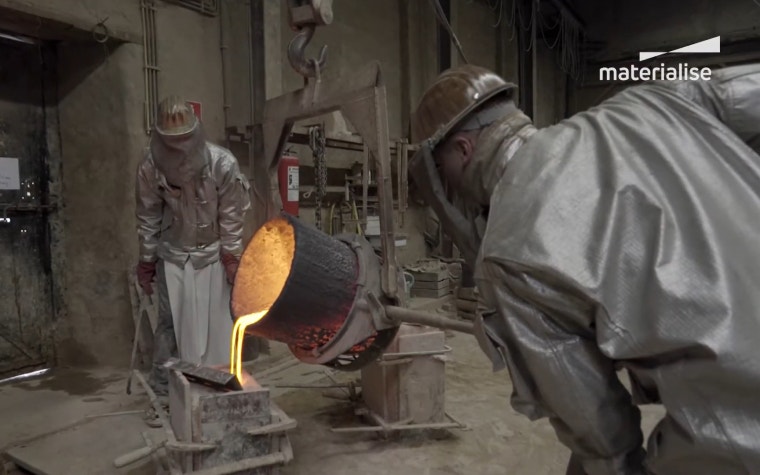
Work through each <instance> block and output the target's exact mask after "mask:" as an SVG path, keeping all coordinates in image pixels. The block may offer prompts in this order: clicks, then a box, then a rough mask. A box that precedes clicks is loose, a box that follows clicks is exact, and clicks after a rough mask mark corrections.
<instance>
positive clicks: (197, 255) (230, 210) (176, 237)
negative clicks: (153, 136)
mask: <svg viewBox="0 0 760 475" xmlns="http://www.w3.org/2000/svg"><path fill="white" fill-rule="evenodd" d="M206 147H207V149H208V151H209V154H208V156H209V159H208V166H206V167H205V168H204V169H203V171H202V172H201V176H200V177H199V178H197V179H196V180H195V183H194V194H195V196H186V195H185V194H183V193H182V192H180V189H178V188H173V187H170V186H169V184H168V182H167V180H166V177H165V176H164V175H163V174H162V173H161V172H160V171H159V170H158V168H157V167H156V164H155V162H154V160H153V157H152V154H151V152H150V151H148V152H147V154H146V157H145V159H143V161H142V162H141V163H140V166H139V168H138V171H137V184H136V190H135V191H136V195H137V222H138V226H137V232H138V235H139V240H140V259H141V260H143V261H153V260H155V259H156V258H161V259H164V260H166V261H168V262H171V263H173V264H176V265H179V266H184V264H185V262H187V260H188V259H190V260H191V262H192V264H193V267H194V268H196V269H200V268H203V267H205V266H207V265H209V264H211V263H213V262H216V261H217V260H218V259H219V256H220V252H222V251H224V252H227V253H230V254H232V255H234V256H237V257H240V256H241V255H242V253H243V224H244V222H243V219H244V215H245V212H246V211H247V210H248V209H249V208H250V196H249V192H248V190H249V184H248V180H247V179H246V178H245V176H244V175H243V174H242V173H240V169H239V166H238V162H237V160H236V159H235V157H234V155H232V153H231V152H230V151H229V150H227V149H225V148H222V147H219V146H217V145H215V144H212V143H210V142H206Z"/></svg>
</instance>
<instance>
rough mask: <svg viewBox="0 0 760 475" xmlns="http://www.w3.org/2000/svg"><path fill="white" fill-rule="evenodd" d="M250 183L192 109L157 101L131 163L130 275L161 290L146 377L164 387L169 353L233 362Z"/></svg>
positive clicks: (174, 100)
mask: <svg viewBox="0 0 760 475" xmlns="http://www.w3.org/2000/svg"><path fill="white" fill-rule="evenodd" d="M248 189H249V184H248V181H247V180H246V178H245V177H244V176H243V175H242V174H241V173H240V170H239V167H238V162H237V160H236V159H235V157H234V156H233V155H232V153H231V152H230V151H229V150H227V149H225V148H222V147H219V146H217V145H214V144H212V143H210V142H208V141H207V140H206V136H205V134H204V130H203V125H202V124H201V121H200V120H199V119H198V118H197V117H196V116H195V114H194V112H193V109H192V107H191V106H190V105H189V104H187V103H186V102H185V101H183V100H182V99H180V98H178V97H168V98H167V99H165V100H164V101H162V102H161V103H160V104H159V107H158V114H157V117H156V125H155V128H154V130H153V133H152V134H151V139H150V147H149V149H148V150H147V153H146V156H145V158H144V160H143V161H142V162H141V163H140V165H139V168H138V170H137V184H136V195H137V210H136V211H137V223H138V224H137V234H138V237H139V242H140V261H139V264H138V266H137V278H138V282H139V284H140V286H141V287H142V289H143V290H144V291H145V293H147V294H149V295H150V294H153V285H152V282H154V281H155V286H156V289H157V293H158V323H157V327H156V331H155V351H154V355H153V372H152V374H151V378H150V381H151V382H150V384H151V386H152V387H153V389H154V390H155V391H156V393H157V394H158V395H166V394H167V384H168V381H167V370H166V369H165V368H163V366H162V364H163V363H164V362H165V361H166V360H167V359H168V358H169V357H170V356H179V357H180V358H181V359H182V360H184V361H187V362H190V363H194V364H203V365H208V366H216V365H223V366H225V367H226V366H228V365H229V361H230V336H231V334H232V324H233V320H232V316H231V314H230V289H231V283H232V282H233V279H234V277H235V272H236V270H237V266H238V262H239V259H240V256H241V255H242V253H243V243H242V238H243V217H244V215H245V212H246V210H248V209H249V208H250V198H249V195H248Z"/></svg>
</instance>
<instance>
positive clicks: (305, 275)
mask: <svg viewBox="0 0 760 475" xmlns="http://www.w3.org/2000/svg"><path fill="white" fill-rule="evenodd" d="M373 257H374V256H373ZM359 270H360V269H359V261H358V258H357V255H356V253H355V251H354V249H352V247H351V246H350V245H348V244H347V243H346V242H343V241H340V240H338V239H335V238H333V237H331V236H328V235H327V234H324V233H322V232H320V231H318V230H316V229H313V228H311V227H308V226H307V225H305V224H303V223H301V222H300V221H299V220H298V219H296V218H294V217H291V216H289V215H283V217H278V218H274V219H272V220H270V221H268V222H267V223H265V224H264V225H263V226H262V227H261V228H260V229H259V230H258V231H257V232H256V234H255V235H254V237H253V239H252V240H251V241H250V243H249V244H248V246H247V247H246V250H245V252H244V253H243V256H242V258H241V262H240V266H239V267H238V272H237V276H236V278H235V285H234V287H233V290H232V314H233V315H234V316H235V319H236V322H235V330H234V331H233V337H232V357H231V361H232V363H231V372H232V373H233V374H236V375H237V374H239V373H240V363H239V360H240V353H241V346H242V339H243V335H244V334H245V333H246V332H247V333H250V334H252V335H256V336H261V337H264V338H267V339H270V340H276V341H279V342H282V343H286V344H287V345H289V346H290V349H291V351H292V352H293V353H294V354H295V355H296V356H297V357H299V358H301V359H303V358H307V359H308V357H309V355H315V354H318V353H319V349H320V348H323V347H325V345H328V344H330V343H331V342H332V341H333V340H334V339H335V337H336V335H338V333H339V332H340V331H341V329H342V328H343V327H344V326H346V322H347V319H348V318H349V316H350V314H351V311H352V307H353V306H354V303H355V300H356V296H357V287H358V284H357V279H358V277H359ZM373 333H374V334H372V335H369V336H368V337H367V336H366V335H365V336H363V337H362V340H359V342H358V343H356V344H353V343H352V345H353V347H351V348H350V349H349V350H348V351H346V352H345V353H347V354H348V355H351V354H354V355H356V354H359V353H362V352H364V351H366V350H367V349H368V348H370V347H371V346H373V343H375V340H376V337H377V332H373ZM309 362H312V361H309Z"/></svg>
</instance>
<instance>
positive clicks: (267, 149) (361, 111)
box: [253, 21, 398, 298]
mask: <svg viewBox="0 0 760 475" xmlns="http://www.w3.org/2000/svg"><path fill="white" fill-rule="evenodd" d="M316 24H318V23H316V21H315V23H314V24H311V25H307V26H303V25H299V26H302V28H303V29H302V31H307V34H306V37H305V38H304V34H303V33H299V34H298V35H297V36H296V37H295V38H294V40H293V41H292V42H291V43H290V45H289V47H288V57H289V59H290V60H291V64H293V65H294V69H296V70H297V71H298V72H299V73H301V74H302V75H303V76H304V78H305V82H306V84H305V86H304V87H303V88H302V89H299V90H297V91H294V92H291V93H287V94H283V95H281V96H278V97H275V98H273V99H270V100H268V101H266V103H265V105H264V114H263V123H262V124H261V127H262V140H263V156H262V157H260V158H258V159H257V160H255V161H254V170H253V175H254V190H255V200H256V201H257V203H256V205H257V206H256V207H255V216H254V220H255V225H256V227H257V228H258V227H260V226H261V225H263V224H264V223H265V222H266V221H268V220H269V219H271V218H273V217H275V216H276V215H277V214H278V213H279V209H280V208H281V205H282V202H281V198H280V195H279V191H278V187H277V184H278V180H277V164H278V161H279V159H280V157H281V156H282V153H283V151H284V149H285V146H286V144H287V142H288V137H289V136H290V134H291V132H292V129H293V125H294V124H295V123H296V122H297V121H299V120H303V119H308V118H313V117H318V116H321V115H323V114H327V113H330V112H334V111H340V112H341V113H342V114H343V115H344V116H345V117H346V119H347V120H349V121H350V122H351V123H352V124H353V125H354V127H356V129H357V131H358V132H359V135H361V136H362V138H363V140H364V143H365V146H366V147H367V149H368V151H369V154H370V156H371V157H372V158H373V159H374V164H375V168H376V170H375V176H376V179H377V184H378V191H377V194H378V211H379V218H380V229H381V250H382V255H383V259H382V262H383V264H382V270H381V281H382V290H383V293H384V294H385V295H386V296H387V297H389V298H396V297H397V295H398V281H397V265H396V248H395V233H394V226H393V182H392V178H391V157H390V149H389V148H388V142H389V136H388V135H389V133H388V112H387V94H386V89H385V84H384V82H383V78H382V74H381V71H380V63H379V62H377V61H374V62H371V63H369V64H368V65H367V66H365V67H364V68H363V69H361V70H360V71H358V72H357V73H356V74H354V75H352V76H343V77H340V78H337V79H334V80H325V79H324V78H322V75H321V67H322V66H323V65H324V55H320V56H321V57H320V60H310V61H307V60H304V59H303V58H302V55H303V49H304V48H305V47H306V44H307V43H308V40H309V39H311V36H312V35H313V29H314V28H315V25H316ZM308 32H310V33H308ZM323 51H324V49H323ZM299 58H300V59H299ZM294 63H295V64H294ZM303 64H310V65H311V68H310V69H308V68H304V67H300V68H296V65H301V66H303ZM307 69H308V70H307ZM312 70H313V73H314V76H313V77H311V76H310V73H311V71H312Z"/></svg>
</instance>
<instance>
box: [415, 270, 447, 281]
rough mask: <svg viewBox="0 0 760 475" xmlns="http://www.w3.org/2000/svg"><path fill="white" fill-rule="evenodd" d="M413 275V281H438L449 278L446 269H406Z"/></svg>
mask: <svg viewBox="0 0 760 475" xmlns="http://www.w3.org/2000/svg"><path fill="white" fill-rule="evenodd" d="M407 272H409V273H410V274H412V275H413V276H414V281H415V282H439V281H441V280H447V279H448V278H449V271H448V269H440V270H438V271H425V272H418V271H413V270H410V271H407Z"/></svg>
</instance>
